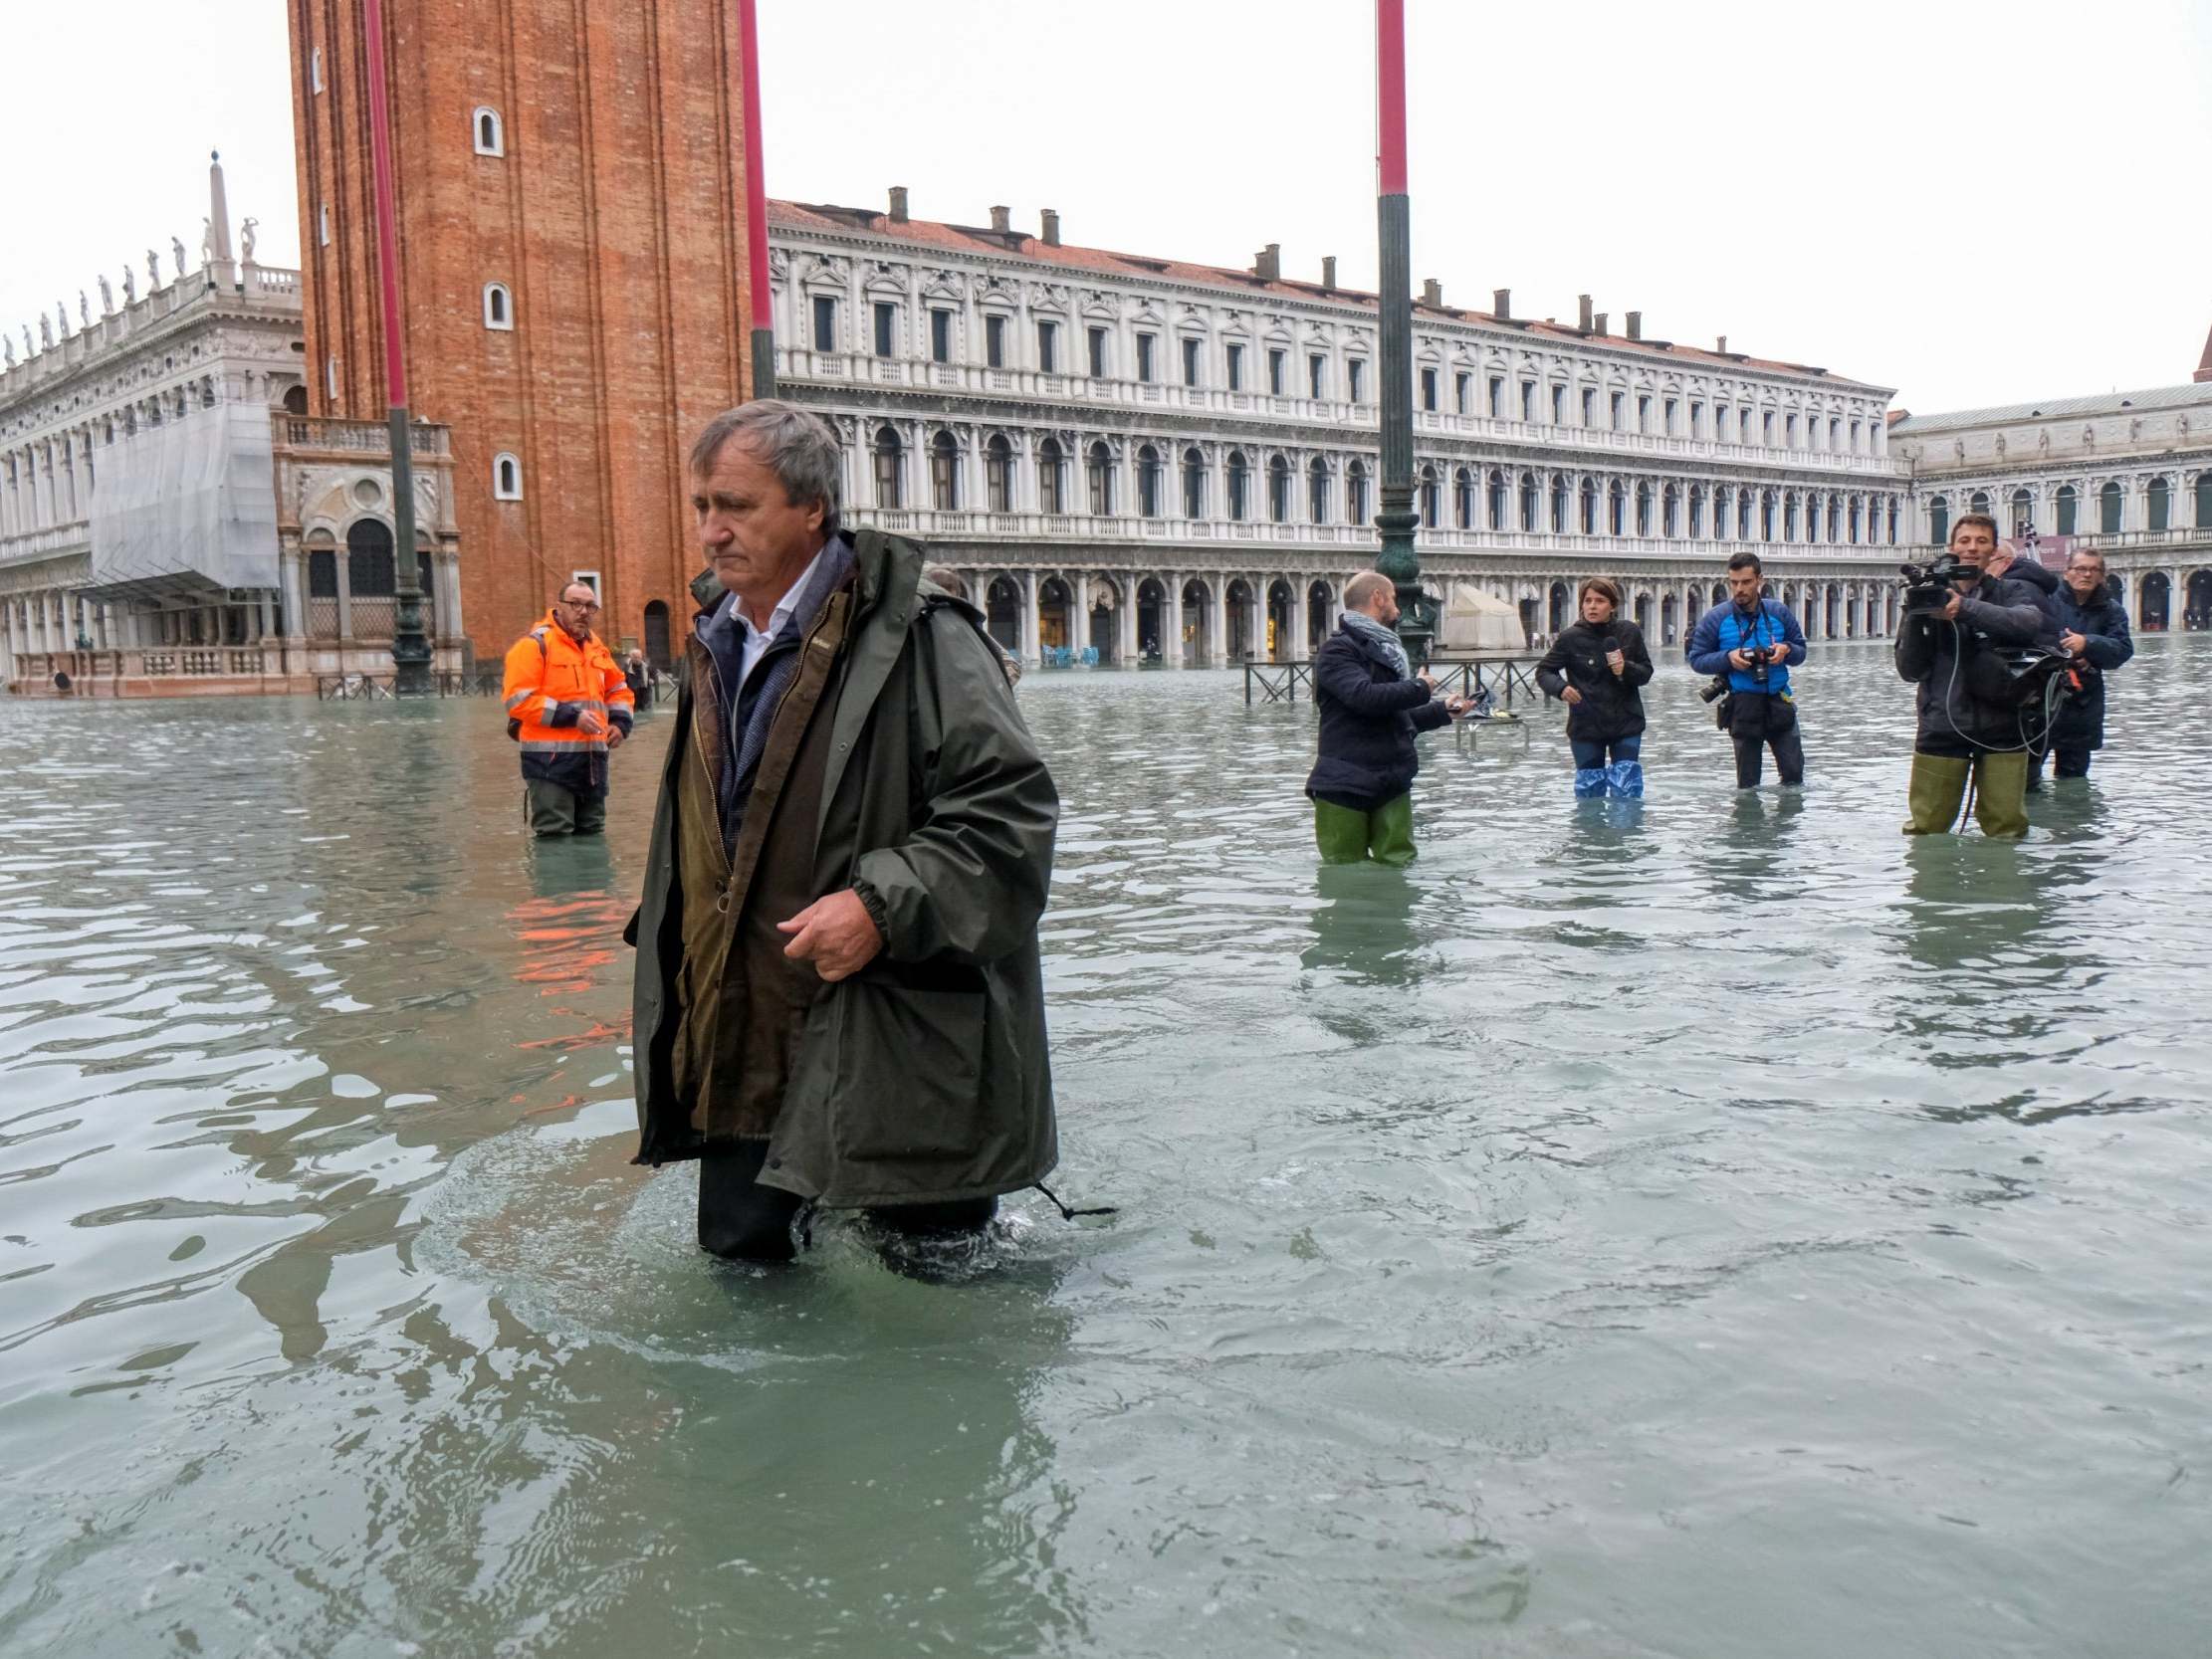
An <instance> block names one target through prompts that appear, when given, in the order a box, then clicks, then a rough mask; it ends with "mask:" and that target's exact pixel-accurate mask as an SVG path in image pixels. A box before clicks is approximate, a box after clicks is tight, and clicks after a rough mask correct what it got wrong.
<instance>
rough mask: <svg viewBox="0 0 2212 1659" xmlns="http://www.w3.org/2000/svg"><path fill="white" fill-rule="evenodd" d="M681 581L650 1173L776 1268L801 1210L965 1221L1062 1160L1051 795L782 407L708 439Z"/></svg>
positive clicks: (943, 604)
mask: <svg viewBox="0 0 2212 1659" xmlns="http://www.w3.org/2000/svg"><path fill="white" fill-rule="evenodd" d="M691 469H692V491H693V496H692V502H693V507H694V509H695V510H696V512H697V514H698V519H699V533H700V539H701V541H702V543H703V544H704V546H705V548H706V552H707V556H708V558H709V560H710V561H711V562H712V565H713V568H712V570H711V572H709V573H708V574H706V575H703V576H702V577H701V578H700V579H699V581H698V582H696V583H694V584H693V589H692V591H693V594H694V596H695V597H696V598H697V599H698V601H699V604H700V607H701V609H700V615H699V618H698V620H697V622H696V624H695V626H694V630H693V635H692V638H691V639H690V640H688V641H687V642H686V648H685V673H684V675H683V676H682V681H681V691H680V694H679V696H678V699H677V704H676V720H675V729H674V731H673V733H672V734H671V736H670V739H669V744H668V756H667V762H666V768H665V772H664V775H663V777H662V780H661V790H660V800H659V805H658V807H657V809H656V811H655V813H654V818H653V839H652V844H651V851H650V853H649V855H648V861H647V868H646V874H645V891H644V897H643V902H642V904H641V905H640V906H639V908H638V914H637V916H636V917H635V918H634V919H633V921H632V923H631V932H630V935H629V936H630V940H631V942H632V943H634V944H636V945H637V946H638V956H637V977H636V989H635V995H634V1005H633V1018H634V1025H635V1033H636V1035H635V1042H636V1050H635V1054H636V1060H635V1064H636V1071H637V1107H638V1129H639V1146H638V1161H640V1162H644V1163H653V1164H658V1163H662V1162H666V1161H668V1160H670V1159H674V1158H699V1159H702V1160H703V1161H702V1166H701V1170H700V1179H699V1242H700V1244H701V1246H702V1248H704V1249H707V1250H710V1251H712V1252H714V1253H715V1254H717V1255H721V1256H730V1257H738V1258H743V1259H747V1260H753V1261H783V1260H788V1259H789V1258H790V1257H791V1255H792V1254H793V1252H794V1245H793V1240H792V1222H793V1220H794V1218H795V1217H796V1215H797V1213H798V1211H799V1210H800V1208H801V1206H802V1205H803V1204H804V1203H805V1202H806V1201H808V1200H812V1201H814V1202H816V1203H818V1204H821V1205H823V1206H826V1207H853V1208H864V1209H866V1210H868V1211H869V1213H870V1214H871V1216H873V1217H874V1218H875V1219H876V1220H877V1221H878V1222H879V1223H880V1224H881V1225H882V1226H884V1227H885V1228H888V1229H892V1230H896V1231H900V1232H905V1233H913V1234H937V1233H959V1232H971V1231H973V1230H975V1229H978V1228H980V1227H982V1226H983V1225H985V1224H986V1223H987V1222H988V1221H989V1220H990V1218H991V1216H992V1215H993V1213H994V1212H995V1209H996V1205H997V1197H998V1195H999V1194H1000V1193H1004V1192H1010V1191H1015V1190H1017V1189H1019V1188H1022V1187H1025V1186H1030V1185H1033V1184H1034V1183H1035V1182H1036V1181H1037V1180H1038V1179H1040V1178H1041V1177H1042V1176H1043V1175H1045V1174H1046V1173H1048V1172H1049V1171H1050V1170H1051V1168H1052V1165H1053V1163H1054V1161H1055V1158H1056V1156H1057V1142H1056V1137H1055V1128H1054V1122H1053V1111H1052V1081H1051V1069H1050V1065H1049V1061H1048V1059H1047V1053H1046V1037H1045V1027H1044V989H1043V979H1042V973H1041V970H1040V967H1039V962H1038V951H1037V922H1038V918H1039V917H1040V916H1041V915H1042V913H1043V910H1044V903H1045V895H1046V891H1047V889H1048V887H1049V885H1050V882H1051V874H1052V843H1053V835H1054V831H1055V829H1056V826H1057V823H1058V817H1059V800H1058V796H1057V794H1056V793H1055V792H1054V789H1053V786H1052V779H1051V777H1050V775H1049V774H1048V773H1047V772H1046V771H1045V768H1044V763H1043V761H1042V760H1041V759H1039V758H1038V755H1037V751H1036V747H1035V745H1034V743H1032V742H1031V740H1030V738H1029V733H1028V730H1027V728H1026V727H1025V726H1023V725H1022V722H1021V717H1020V715H1019V714H1018V713H1017V712H1016V710H1015V708H1014V703H1013V697H1012V694H1011V692H1010V691H1009V689H1008V687H1007V685H1006V679H1005V676H1004V675H1003V674H1002V673H1000V672H999V668H998V660H997V656H996V654H995V652H994V651H993V650H992V648H991V647H990V646H989V645H988V644H987V643H986V642H985V640H984V637H983V633H982V627H981V619H980V618H979V617H978V615H977V613H976V612H975V610H974V609H973V608H971V607H970V606H968V605H967V604H965V603H964V602H962V601H960V600H957V599H954V598H952V597H951V596H950V595H947V594H945V593H944V592H942V591H941V590H939V589H938V588H936V587H935V586H933V585H931V584H928V583H925V582H924V581H923V580H922V565H923V557H922V552H921V549H920V548H918V547H916V546H914V545H913V544H912V543H909V542H906V541H903V540H900V539H897V538H895V537H891V536H884V535H880V534H878V533H876V532H875V531H873V530H863V531H861V532H860V534H859V535H857V536H854V535H852V534H851V533H849V532H847V531H843V530H840V529H839V528H838V527H837V478H838V452H837V440H836V438H835V436H834V435H833V434H832V433H831V432H830V431H829V429H828V428H827V427H826V426H825V425H823V423H822V422H821V421H820V420H819V419H817V418H816V417H815V416H813V415H811V414H809V413H807V412H806V411H805V410H803V409H800V408H798V407H797V406H796V405H794V404H789V403H781V402H776V401H774V400H762V401H759V402H755V403H749V404H747V405H745V406H744V407H743V408H740V409H734V410H732V411H730V412H729V413H728V414H725V415H721V416H718V417H717V418H716V419H715V420H714V421H713V422H712V423H710V424H709V426H708V427H707V429H706V431H705V432H704V433H703V434H702V435H701V436H700V439H699V441H698V443H697V444H696V445H695V446H694V447H693V450H692V455H691Z"/></svg>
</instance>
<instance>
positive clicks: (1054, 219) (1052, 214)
mask: <svg viewBox="0 0 2212 1659" xmlns="http://www.w3.org/2000/svg"><path fill="white" fill-rule="evenodd" d="M1044 245H1045V246H1046V247H1047V248H1057V247H1058V246H1059V245H1060V210H1059V209H1058V208H1056V207H1048V208H1046V209H1045V210H1044Z"/></svg>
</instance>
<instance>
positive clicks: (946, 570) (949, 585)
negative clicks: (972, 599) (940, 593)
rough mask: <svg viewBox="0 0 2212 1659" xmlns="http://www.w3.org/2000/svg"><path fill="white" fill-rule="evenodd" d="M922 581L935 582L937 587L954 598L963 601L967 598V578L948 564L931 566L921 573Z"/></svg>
mask: <svg viewBox="0 0 2212 1659" xmlns="http://www.w3.org/2000/svg"><path fill="white" fill-rule="evenodd" d="M922 579H923V580H924V581H930V582H935V583H936V584H937V585H938V586H939V587H941V588H943V589H944V590H945V591H946V592H947V593H950V594H952V595H953V596H954V597H956V598H960V599H965V598H967V597H968V581H967V578H966V577H964V576H963V575H961V573H960V572H959V571H958V570H955V569H954V568H953V567H952V566H951V565H949V564H933V565H931V566H930V567H929V568H928V569H926V570H924V571H923V572H922Z"/></svg>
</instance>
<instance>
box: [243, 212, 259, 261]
mask: <svg viewBox="0 0 2212 1659" xmlns="http://www.w3.org/2000/svg"><path fill="white" fill-rule="evenodd" d="M260 228H261V221H260V220H259V219H249V220H247V221H246V222H245V223H244V224H243V225H240V226H239V227H238V238H239V249H240V252H239V256H238V257H239V258H240V259H242V260H244V261H245V262H246V263H247V264H248V265H251V264H253V263H254V232H255V231H257V230H259V229H260Z"/></svg>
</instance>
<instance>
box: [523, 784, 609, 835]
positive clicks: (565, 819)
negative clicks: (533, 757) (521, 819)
mask: <svg viewBox="0 0 2212 1659" xmlns="http://www.w3.org/2000/svg"><path fill="white" fill-rule="evenodd" d="M523 803H524V805H525V807H526V808H527V809H528V811H529V813H530V827H531V829H532V831H533V832H534V833H536V834H538V835H597V834H599V833H600V832H601V831H603V830H604V829H605V828H606V827H607V799H606V796H604V795H579V794H577V793H576V791H575V790H573V789H564V788H562V787H561V786H560V785H559V784H557V783H553V782H549V781H548V780H547V779H545V778H542V777H526V778H524V779H523Z"/></svg>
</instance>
